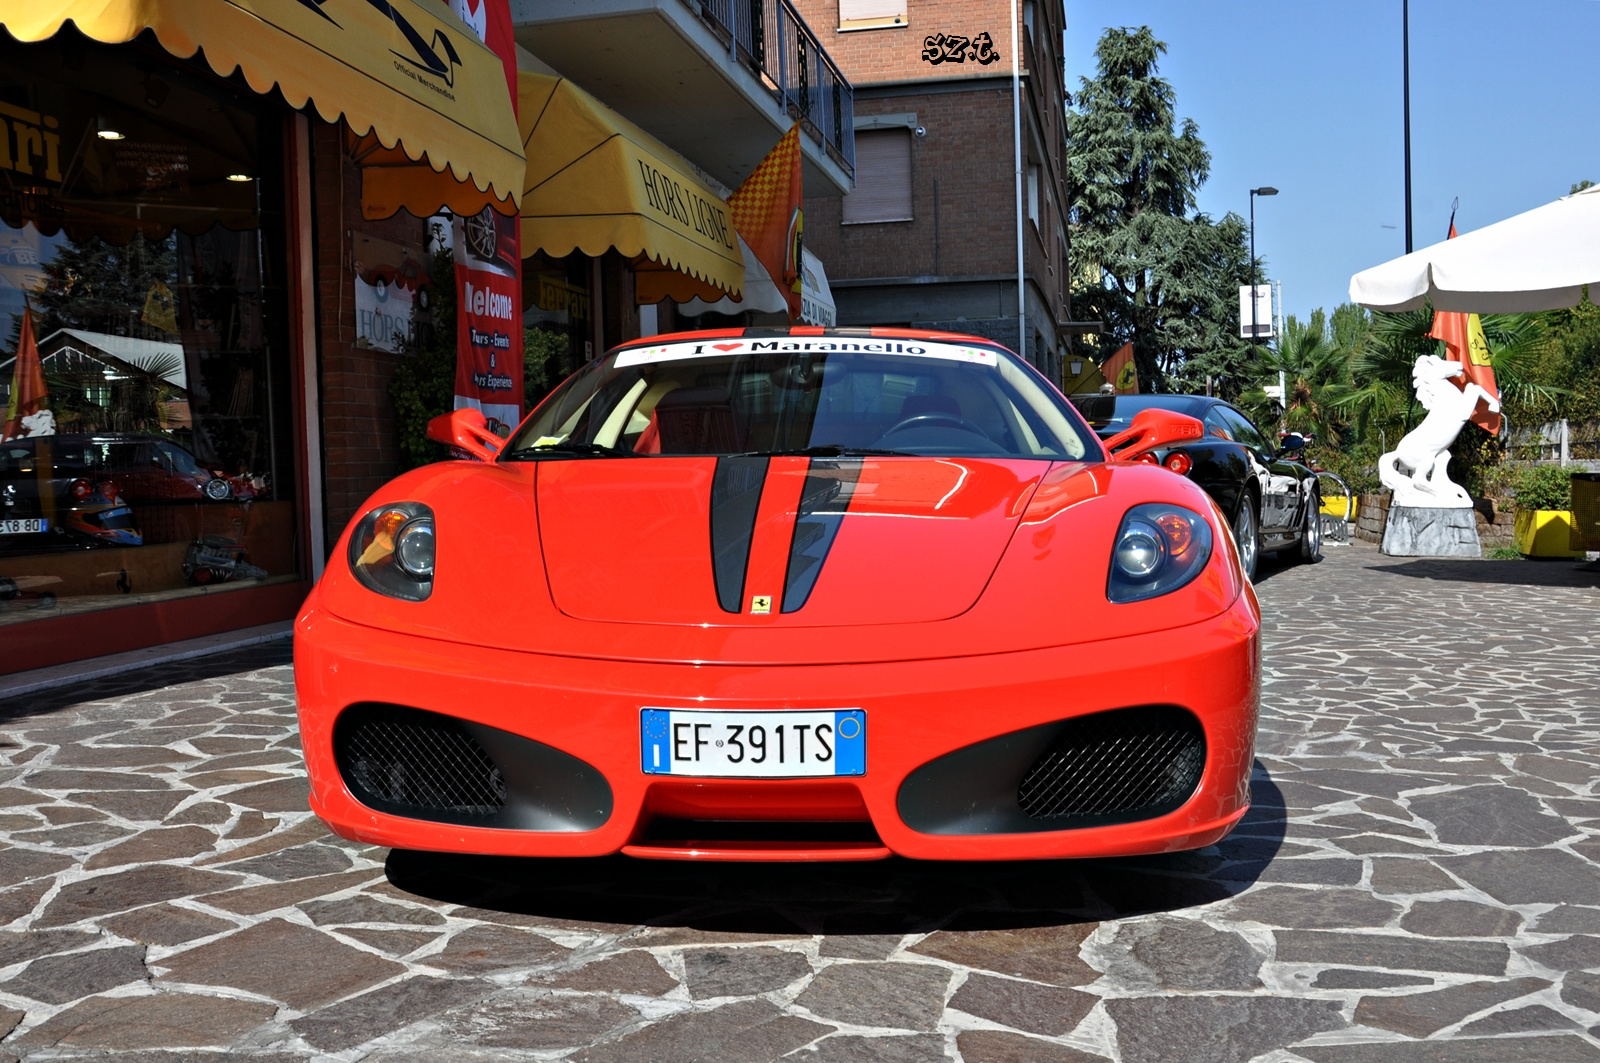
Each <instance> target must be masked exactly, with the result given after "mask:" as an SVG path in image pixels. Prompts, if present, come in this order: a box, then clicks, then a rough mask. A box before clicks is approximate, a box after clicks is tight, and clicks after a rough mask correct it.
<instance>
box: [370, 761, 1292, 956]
mask: <svg viewBox="0 0 1600 1063" xmlns="http://www.w3.org/2000/svg"><path fill="white" fill-rule="evenodd" d="M1252 791H1253V798H1254V801H1253V804H1252V807H1251V809H1250V812H1249V813H1248V814H1247V815H1246V816H1245V818H1244V820H1243V821H1242V822H1241V823H1240V824H1239V827H1238V828H1237V829H1236V830H1235V831H1234V833H1233V834H1232V835H1231V836H1229V837H1228V838H1226V839H1224V840H1223V841H1222V842H1221V843H1219V844H1218V845H1215V846H1211V847H1209V848H1206V849H1201V850H1197V851H1194V852H1188V853H1170V854H1163V855H1158V856H1143V857H1127V858H1121V859H1114V860H1048V861H1007V862H1001V863H967V862H960V863H957V862H933V861H916V860H902V859H898V858H896V859H890V860H885V861H881V862H877V863H867V864H827V863H819V864H806V865H796V864H758V863H750V864H735V863H695V862H689V861H684V862H676V861H648V860H634V859H631V858H628V857H623V856H614V857H604V858H600V859H534V858H517V857H490V856H462V855H457V854H449V853H425V852H414V851H409V850H401V849H397V850H394V851H393V852H391V853H390V854H389V859H388V863H387V865H386V871H387V873H388V877H389V881H390V882H391V883H392V884H393V885H394V886H396V887H397V888H399V889H402V890H404V891H406V892H407V893H412V894H415V895H418V896H422V897H426V898H429V899H430V900H434V901H439V902H443V903H451V904H462V905H467V906H469V907H473V908H480V909H488V910H491V911H497V912H504V913H514V914H519V915H525V916H530V917H534V918H536V919H545V920H553V921H577V922H582V923H586V924H594V923H599V924H607V925H614V926H617V927H618V928H623V927H633V926H648V927H663V928H680V927H681V928H690V929H692V930H697V931H704V932H712V933H751V934H780V935H794V934H846V935H857V934H862V935H865V934H908V933H923V932H928V931H932V930H940V929H943V930H1008V929H1019V928H1025V927H1048V926H1063V925H1067V924H1072V923H1084V922H1096V921H1100V920H1104V919H1115V918H1119V917H1123V916H1130V915H1139V914H1145V913H1151V912H1166V911H1174V910H1178V909H1183V908H1191V907H1195V906H1197V905H1202V904H1209V903H1211V902H1213V901H1219V900H1223V899H1225V898H1227V897H1230V896H1232V895H1234V894H1236V893H1238V892H1239V891H1241V890H1243V889H1244V888H1245V887H1247V886H1248V885H1250V884H1251V883H1252V882H1254V881H1255V880H1256V879H1257V878H1258V877H1259V876H1260V874H1261V873H1262V871H1263V870H1264V869H1265V868H1266V866H1267V864H1268V863H1269V862H1270V861H1271V860H1272V858H1273V856H1274V855H1275V854H1276V853H1277V851H1278V849H1279V847H1280V846H1281V845H1282V842H1283V835H1284V827H1285V814H1284V803H1283V797H1282V795H1281V794H1280V793H1279V791H1278V787H1277V786H1276V785H1274V784H1273V782H1272V781H1271V779H1270V778H1267V777H1266V776H1265V771H1264V769H1262V768H1261V766H1260V764H1259V763H1258V764H1257V765H1256V777H1255V781H1254V783H1253V786H1252Z"/></svg>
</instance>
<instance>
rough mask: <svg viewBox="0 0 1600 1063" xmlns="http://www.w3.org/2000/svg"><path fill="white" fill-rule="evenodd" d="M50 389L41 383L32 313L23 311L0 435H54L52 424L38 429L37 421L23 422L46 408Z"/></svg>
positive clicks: (40, 366) (42, 371) (8, 436)
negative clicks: (48, 427)
mask: <svg viewBox="0 0 1600 1063" xmlns="http://www.w3.org/2000/svg"><path fill="white" fill-rule="evenodd" d="M49 400H50V392H49V391H48V390H46V389H45V385H44V365H43V363H41V362H40V361H39V345H38V343H36V342H35V341H34V338H33V313H32V312H31V311H29V310H28V309H27V308H24V309H23V311H22V333H21V335H20V336H19V337H18V339H17V360H16V364H15V367H14V368H13V370H12V373H11V401H10V402H9V403H8V404H7V405H6V427H5V430H4V431H3V432H0V439H19V438H21V437H23V436H27V435H53V434H54V432H55V429H54V427H51V428H50V430H48V431H40V430H39V428H40V426H39V425H38V424H37V422H36V423H35V424H33V425H25V424H23V423H22V422H23V418H25V417H35V416H36V415H37V414H38V413H39V412H40V411H41V410H44V409H47V406H46V403H47V402H49Z"/></svg>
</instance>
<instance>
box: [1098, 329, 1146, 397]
mask: <svg viewBox="0 0 1600 1063" xmlns="http://www.w3.org/2000/svg"><path fill="white" fill-rule="evenodd" d="M1100 373H1101V375H1103V376H1104V377H1105V378H1106V380H1107V382H1109V383H1110V384H1111V387H1112V389H1113V390H1114V391H1115V392H1116V393H1117V394H1118V395H1137V394H1139V369H1138V367H1137V366H1135V365H1134V364H1133V344H1132V343H1131V342H1129V343H1124V344H1123V345H1122V346H1121V347H1120V348H1119V349H1118V350H1117V353H1116V354H1113V355H1112V356H1111V357H1110V358H1107V359H1106V364H1105V365H1103V366H1101V367H1100Z"/></svg>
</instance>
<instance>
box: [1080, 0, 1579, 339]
mask: <svg viewBox="0 0 1600 1063" xmlns="http://www.w3.org/2000/svg"><path fill="white" fill-rule="evenodd" d="M1139 25H1148V26H1149V27H1150V28H1151V29H1152V30H1153V31H1154V32H1155V34H1156V37H1157V39H1158V40H1163V41H1166V42H1167V46H1168V50H1167V54H1166V55H1165V56H1164V57H1163V59H1162V62H1161V70H1160V73H1161V75H1162V76H1163V77H1165V78H1167V79H1168V80H1169V81H1171V82H1172V83H1173V86H1174V88H1175V89H1176V91H1177V96H1178V114H1179V116H1180V117H1184V116H1186V117H1190V118H1193V119H1194V120H1195V121H1196V122H1198V123H1199V125H1200V136H1201V138H1202V139H1203V140H1205V142H1206V146H1207V147H1208V148H1210V150H1211V156H1212V169H1211V178H1210V180H1209V181H1208V182H1207V183H1206V185H1205V187H1204V188H1202V189H1201V192H1200V208H1201V209H1202V210H1204V211H1206V212H1208V213H1210V214H1212V215H1214V216H1217V217H1220V216H1221V215H1223V214H1225V213H1227V212H1228V211H1230V210H1234V211H1237V212H1238V213H1239V214H1241V215H1245V216H1248V207H1249V203H1248V190H1249V189H1251V188H1254V187H1259V186H1262V185H1272V186H1275V187H1277V188H1278V189H1279V190H1280V194H1279V195H1278V196H1277V197H1276V198H1275V199H1257V201H1256V252H1257V254H1259V255H1261V256H1263V257H1264V258H1265V259H1266V260H1267V265H1268V271H1269V274H1270V275H1271V277H1272V278H1273V279H1275V280H1280V281H1282V283H1283V301H1284V306H1285V309H1286V310H1287V311H1288V312H1289V313H1291V314H1295V315H1297V316H1299V317H1300V318H1301V319H1302V320H1304V318H1305V316H1306V314H1307V313H1309V311H1311V310H1312V309H1314V308H1316V307H1318V306H1321V307H1324V308H1326V309H1328V310H1332V309H1333V307H1335V306H1337V305H1338V304H1339V303H1341V302H1344V301H1345V300H1346V298H1347V293H1348V289H1349V283H1350V275H1351V274H1352V273H1354V272H1357V271H1359V270H1362V269H1365V268H1366V267H1368V266H1374V265H1377V264H1378V263H1380V262H1383V261H1386V260H1388V259H1390V258H1393V257H1396V256H1398V255H1400V254H1402V253H1404V251H1405V233H1404V224H1405V215H1404V209H1405V207H1404V203H1405V198H1404V184H1403V169H1402V144H1403V141H1402V136H1401V115H1402V110H1401V95H1400V88H1401V77H1400V56H1401V49H1400V0H1324V2H1309V0H1278V2H1276V3H1267V2H1264V0H1203V2H1196V0H1067V26H1068V29H1067V41H1066V57H1067V83H1068V85H1069V86H1071V87H1075V86H1076V85H1077V83H1078V78H1079V77H1080V76H1082V75H1092V74H1093V72H1094V45H1095V41H1096V39H1097V38H1098V37H1099V36H1100V33H1101V31H1102V30H1104V29H1105V28H1106V27H1108V26H1139ZM1597 43H1600V2H1595V0H1494V2H1490V0H1412V2H1411V174H1412V204H1413V212H1414V220H1413V224H1414V231H1415V243H1416V246H1417V247H1418V248H1422V247H1426V246H1427V245H1429V244H1431V243H1435V242H1437V241H1438V240H1441V239H1443V238H1444V236H1445V233H1446V230H1447V226H1448V222H1449V218H1450V202H1451V200H1452V199H1454V198H1456V197H1457V196H1459V197H1460V199H1461V207H1460V210H1459V212H1458V213H1457V215H1456V227H1457V229H1458V230H1460V231H1461V232H1467V231H1469V230H1471V229H1476V228H1479V227H1481V226H1484V225H1489V224H1492V223H1493V222H1496V221H1499V220H1501V219H1502V218H1507V217H1510V216H1511V215H1513V214H1518V213H1521V212H1522V211H1524V210H1530V209H1532V208H1533V207H1537V206H1539V205H1541V204H1543V203H1547V202H1549V201H1551V200H1553V199H1555V198H1557V197H1559V196H1563V195H1566V194H1567V192H1568V190H1569V189H1570V188H1571V186H1572V184H1573V183H1574V182H1576V181H1579V180H1581V179H1584V178H1588V179H1590V180H1593V181H1600V121H1597V107H1600V92H1597V91H1596V90H1597V89H1600V63H1597V62H1596V61H1595V59H1594V50H1595V48H1596V46H1597ZM1385 225H1392V226H1394V228H1392V229H1390V228H1383V226H1385Z"/></svg>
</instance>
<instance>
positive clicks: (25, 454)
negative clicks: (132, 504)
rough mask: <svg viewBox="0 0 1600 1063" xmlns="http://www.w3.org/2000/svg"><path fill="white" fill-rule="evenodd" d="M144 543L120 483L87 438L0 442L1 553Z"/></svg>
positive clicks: (9, 553) (66, 437)
mask: <svg viewBox="0 0 1600 1063" xmlns="http://www.w3.org/2000/svg"><path fill="white" fill-rule="evenodd" d="M143 542H144V537H143V536H142V535H141V534H140V533H139V527H138V524H137V522H136V521H135V519H134V514H133V510H132V509H130V508H129V506H128V503H127V500H126V499H125V498H124V497H123V495H122V488H121V486H120V485H119V484H118V483H117V481H116V480H115V479H114V478H113V477H112V476H111V475H110V474H109V473H107V471H106V470H105V468H104V466H103V464H102V463H101V461H100V460H99V452H98V451H97V450H96V449H95V448H94V447H93V445H92V443H91V441H90V440H89V438H88V437H86V436H79V435H51V436H30V437H28V438H25V439H8V440H6V441H5V442H3V443H0V556H3V555H14V554H29V553H38V552H46V551H51V550H74V549H82V548H84V547H99V546H139V545H140V544H142V543H143Z"/></svg>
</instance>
